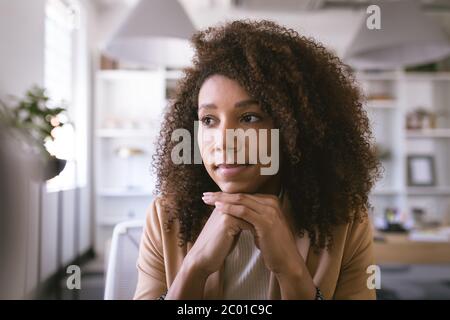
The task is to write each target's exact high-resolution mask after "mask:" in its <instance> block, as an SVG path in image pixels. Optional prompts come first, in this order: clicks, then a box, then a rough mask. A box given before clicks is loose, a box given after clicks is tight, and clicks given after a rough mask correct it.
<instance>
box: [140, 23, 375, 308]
mask: <svg viewBox="0 0 450 320" xmlns="http://www.w3.org/2000/svg"><path fill="white" fill-rule="evenodd" d="M192 41H193V45H194V47H195V49H196V55H195V57H194V60H193V66H192V67H191V68H189V69H187V70H186V75H185V77H184V79H183V80H182V81H181V82H180V83H179V90H178V92H177V96H176V99H175V101H174V102H173V104H172V105H171V106H170V109H169V110H168V111H167V113H166V115H165V118H164V122H163V125H162V129H161V134H160V139H159V143H158V148H157V154H156V157H155V159H154V160H155V167H156V171H157V176H158V184H157V191H158V196H157V197H156V199H155V200H154V201H153V202H152V204H151V205H150V207H149V210H148V213H147V219H146V226H145V228H144V234H143V237H142V241H141V247H140V254H139V259H138V263H137V266H138V270H139V280H138V285H137V289H136V293H135V298H136V299H156V298H164V297H165V299H203V298H204V299H323V298H325V299H331V298H335V299H372V298H375V291H374V290H373V289H369V288H368V285H367V282H368V281H367V279H368V276H369V275H368V274H367V273H366V270H367V268H368V267H369V266H370V265H372V264H373V253H372V234H371V226H370V223H369V221H368V217H367V213H368V209H369V208H370V204H369V201H368V194H369V191H370V189H371V188H372V186H373V184H374V182H375V180H376V179H377V178H378V176H379V173H380V166H379V162H378V160H377V158H376V156H375V154H374V152H373V148H372V145H371V142H372V141H371V139H372V136H371V132H370V128H369V122H368V118H367V115H366V113H365V111H364V110H363V108H362V105H361V99H362V95H361V93H360V91H359V90H358V88H357V86H356V85H355V81H354V79H353V77H352V76H351V75H350V74H349V73H348V72H347V71H346V68H345V65H343V64H342V62H341V61H340V60H339V59H338V58H337V57H336V56H334V55H333V54H332V53H330V52H329V51H327V50H326V49H325V48H324V47H322V46H321V45H319V44H317V43H316V42H314V41H313V40H311V39H307V38H305V37H302V36H300V35H298V34H297V33H296V32H295V31H293V30H291V29H286V28H283V27H281V26H278V25H277V24H275V23H273V22H270V21H260V22H252V21H235V22H232V23H228V24H225V25H223V26H219V27H215V28H209V29H207V30H206V31H203V32H199V33H197V34H196V35H194V37H193V40H192ZM195 121H199V123H200V124H199V128H198V132H196V130H194V123H195ZM180 128H181V129H185V130H188V131H189V133H190V134H191V135H194V134H197V137H198V150H199V152H200V155H201V158H202V160H203V164H190V163H182V164H176V163H175V162H174V161H173V153H172V151H173V148H174V147H175V146H176V145H177V143H178V142H177V141H173V140H174V139H172V133H174V132H175V131H176V130H177V129H180ZM238 129H242V130H243V131H244V132H250V131H252V130H253V131H255V132H257V133H261V132H262V133H263V135H262V136H261V135H258V136H257V141H256V142H257V143H256V145H257V147H256V149H258V150H257V151H261V150H260V149H261V148H262V149H265V150H266V151H267V150H269V151H270V152H272V151H273V152H275V151H276V150H271V149H272V148H273V145H275V146H277V144H273V143H272V142H273V141H271V139H273V137H274V136H272V135H270V136H266V137H264V134H266V132H269V131H271V132H272V131H274V130H277V129H278V130H279V141H275V142H279V147H280V150H279V152H280V159H279V161H280V164H279V170H277V172H275V173H274V174H269V175H267V174H262V172H263V171H262V169H263V168H267V167H268V166H269V165H270V164H267V163H263V162H262V161H260V159H259V158H258V160H257V161H256V163H255V162H250V161H249V157H250V151H251V150H252V147H251V146H249V144H250V142H249V140H250V139H246V140H245V144H244V146H245V147H248V148H247V149H246V150H249V151H246V152H245V161H244V163H237V162H234V163H233V164H229V163H230V162H229V156H230V155H232V156H234V155H236V154H237V152H238V150H237V149H238V148H237V146H239V143H238V142H236V141H234V138H233V142H236V143H234V144H231V146H232V148H231V149H230V148H229V146H230V144H229V143H228V142H229V140H228V141H226V140H227V139H226V137H227V134H226V131H227V130H238ZM264 129H265V130H264ZM261 137H263V138H261ZM275 137H276V135H275ZM234 145H236V147H234ZM241 147H242V146H241ZM195 151H196V150H195V149H192V150H191V151H190V155H191V156H192V158H194V157H195V154H194V153H195ZM253 151H254V150H253ZM233 159H234V158H233ZM272 160H275V161H276V160H277V159H272Z"/></svg>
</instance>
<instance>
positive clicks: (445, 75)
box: [404, 71, 450, 81]
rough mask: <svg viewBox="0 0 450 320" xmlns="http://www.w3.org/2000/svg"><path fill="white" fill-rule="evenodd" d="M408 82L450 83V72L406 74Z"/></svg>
mask: <svg viewBox="0 0 450 320" xmlns="http://www.w3.org/2000/svg"><path fill="white" fill-rule="evenodd" d="M404 76H405V79H406V80H410V81H411V80H419V81H420V80H425V81H430V80H431V81H450V72H442V71H441V72H406V73H405V74H404Z"/></svg>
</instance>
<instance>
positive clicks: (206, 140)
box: [198, 127, 214, 165]
mask: <svg viewBox="0 0 450 320" xmlns="http://www.w3.org/2000/svg"><path fill="white" fill-rule="evenodd" d="M211 131H212V130H210V129H203V128H202V127H200V128H199V130H198V147H199V149H200V155H201V157H202V160H203V163H204V164H205V165H213V164H214V139H213V138H214V134H213V133H212V132H211Z"/></svg>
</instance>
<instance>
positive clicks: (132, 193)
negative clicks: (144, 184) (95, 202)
mask: <svg viewBox="0 0 450 320" xmlns="http://www.w3.org/2000/svg"><path fill="white" fill-rule="evenodd" d="M152 192H153V190H150V189H124V188H109V189H101V190H100V191H99V192H98V195H99V196H101V197H151V196H152Z"/></svg>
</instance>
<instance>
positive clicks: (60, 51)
mask: <svg viewBox="0 0 450 320" xmlns="http://www.w3.org/2000/svg"><path fill="white" fill-rule="evenodd" d="M45 13H46V16H45V17H46V18H45V67H44V72H45V74H44V86H45V88H46V89H47V94H48V96H49V97H50V100H51V103H54V104H60V103H61V102H63V103H64V106H65V107H66V108H67V110H68V112H67V117H68V119H61V120H62V121H64V122H66V121H67V120H68V121H69V124H66V125H65V126H63V127H61V128H57V129H55V130H54V132H52V135H53V136H54V138H55V140H54V141H52V142H49V143H47V144H46V147H47V149H48V151H49V152H50V153H51V154H52V155H54V156H56V157H58V158H60V159H65V160H67V164H66V167H65V168H64V170H63V171H62V172H61V174H60V175H59V176H57V177H56V178H54V179H52V180H50V181H48V183H47V187H48V188H49V189H52V190H61V189H67V188H73V187H75V186H76V185H77V184H78V182H77V178H78V172H77V166H78V163H77V162H78V161H79V158H78V155H77V152H76V149H77V132H76V130H75V125H74V124H75V123H76V122H75V116H76V112H75V111H76V110H75V109H76V108H75V106H74V101H75V100H76V83H75V82H76V79H77V77H76V69H77V67H78V66H77V65H76V64H77V53H78V48H77V44H78V43H79V42H78V41H77V37H78V29H79V27H80V7H79V3H78V1H76V0H47V2H46V11H45Z"/></svg>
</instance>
